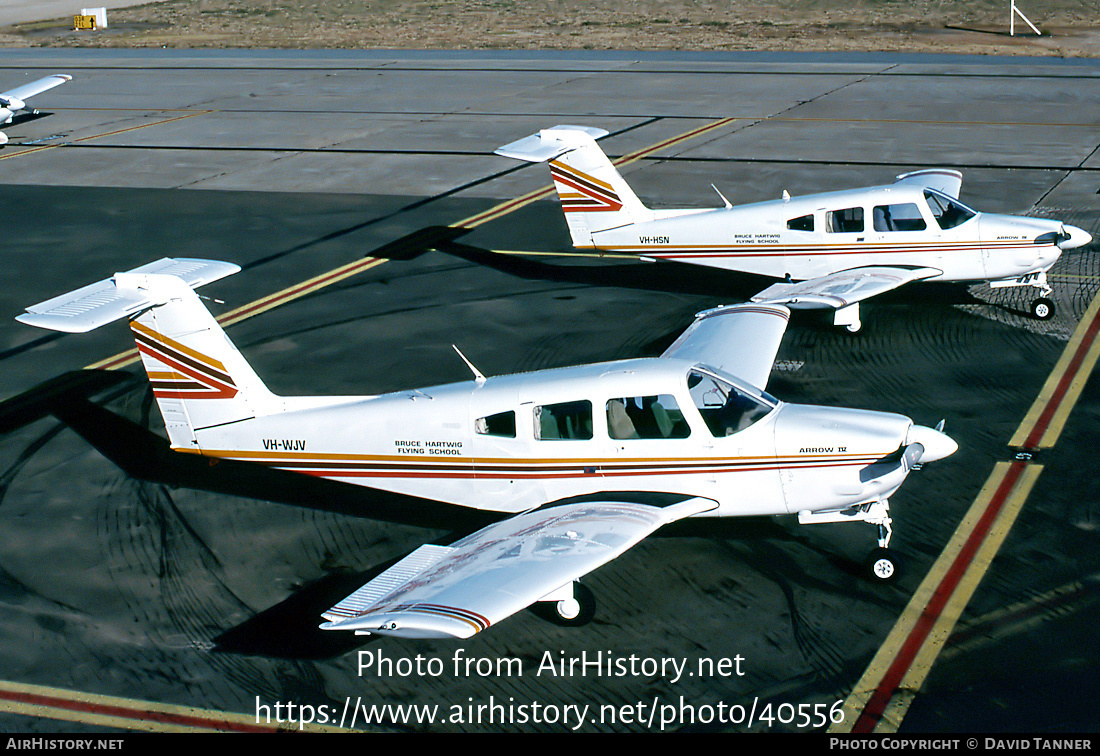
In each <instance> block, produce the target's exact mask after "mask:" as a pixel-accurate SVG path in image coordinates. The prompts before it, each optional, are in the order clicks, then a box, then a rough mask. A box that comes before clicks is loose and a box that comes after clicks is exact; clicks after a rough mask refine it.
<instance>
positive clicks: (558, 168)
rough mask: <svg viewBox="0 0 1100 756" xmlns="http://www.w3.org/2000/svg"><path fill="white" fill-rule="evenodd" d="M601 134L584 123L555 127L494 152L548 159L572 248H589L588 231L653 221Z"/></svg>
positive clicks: (530, 159) (527, 158)
mask: <svg viewBox="0 0 1100 756" xmlns="http://www.w3.org/2000/svg"><path fill="white" fill-rule="evenodd" d="M606 134H607V132H606V131H604V130H603V129H596V128H591V127H586V126H555V127H554V128H552V129H543V130H542V131H540V132H539V133H537V134H534V135H533V136H529V137H526V138H524V139H520V140H519V141H516V142H512V143H511V144H506V145H504V146H503V147H501V148H500V149H498V150H496V154H498V155H502V156H504V157H511V158H517V159H519V160H527V161H529V162H533V163H539V162H543V161H549V163H550V175H551V176H552V177H553V179H554V188H555V189H557V191H558V199H559V200H561V209H562V211H563V212H564V213H565V220H566V223H567V224H568V225H569V233H570V235H571V236H572V237H573V245H574V246H576V247H591V246H592V234H594V233H597V232H599V231H606V230H608V229H612V228H619V227H621V226H629V225H631V224H633V223H643V222H645V221H649V220H652V219H653V213H652V211H650V210H649V209H648V208H646V207H645V206H644V205H643V204H642V203H641V201H640V200H639V199H638V197H637V195H635V194H634V192H633V190H631V188H630V186H629V185H628V184H627V183H626V181H624V180H623V177H622V176H620V175H619V171H618V170H616V168H615V166H614V165H612V163H611V161H610V160H608V158H607V155H605V154H604V153H603V150H601V149H600V147H599V145H597V144H596V137H600V136H605V135H606Z"/></svg>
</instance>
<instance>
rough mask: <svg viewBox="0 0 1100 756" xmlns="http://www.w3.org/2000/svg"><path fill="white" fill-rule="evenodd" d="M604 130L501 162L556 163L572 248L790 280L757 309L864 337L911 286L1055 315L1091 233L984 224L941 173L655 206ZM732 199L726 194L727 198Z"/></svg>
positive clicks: (516, 149) (549, 140)
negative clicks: (863, 312) (992, 291)
mask: <svg viewBox="0 0 1100 756" xmlns="http://www.w3.org/2000/svg"><path fill="white" fill-rule="evenodd" d="M607 134H608V132H607V131H606V130H604V129H599V128H593V127H587V126H556V127H554V128H552V129H544V130H542V131H540V132H539V133H537V134H534V135H532V136H529V137H526V138H524V139H521V140H518V141H516V142H512V143H511V144H507V145H505V146H503V147H501V148H499V149H498V150H496V154H498V155H502V156H504V157H511V158H517V159H520V160H527V161H529V162H543V161H549V162H550V173H551V176H552V177H553V179H554V186H555V188H556V189H557V192H558V197H559V199H560V200H561V205H562V210H563V211H564V213H565V219H566V222H567V224H568V226H569V233H570V235H571V236H572V239H573V245H574V246H575V247H577V248H578V249H595V250H601V251H605V252H622V253H628V254H633V255H638V256H640V257H642V258H643V259H653V260H675V261H679V262H686V263H694V264H696V265H708V266H711V267H716V268H726V269H730V270H736V271H741V272H744V273H754V274H758V275H764V276H769V277H772V278H777V279H783V280H782V282H781V283H777V284H774V285H773V286H769V287H768V288H766V289H764V290H763V291H761V292H760V293H759V294H757V295H756V296H754V297H753V298H752V301H754V302H759V303H762V304H765V303H766V304H782V305H786V306H788V307H791V308H796V309H799V308H801V309H825V308H830V307H831V308H833V309H835V310H836V313H835V315H834V319H833V322H834V323H835V324H836V325H840V326H845V327H846V328H847V329H848V330H849V331H853V332H854V331H858V330H859V328H860V327H861V323H860V319H859V303H860V302H861V301H862V300H864V299H867V298H869V297H872V296H875V295H876V294H882V293H884V292H887V291H890V290H891V289H895V288H897V287H899V286H902V285H904V284H907V283H910V282H912V281H921V280H927V281H963V282H975V283H977V282H988V283H989V284H990V285H991V286H993V287H994V288H999V287H1007V286H1032V287H1034V288H1036V289H1038V290H1039V296H1038V297H1037V298H1036V299H1035V300H1034V301H1033V302H1032V304H1031V314H1032V315H1033V316H1035V317H1036V318H1039V319H1042V320H1045V319H1047V318H1050V317H1052V316H1053V315H1054V302H1053V301H1052V300H1051V299H1049V295H1050V293H1051V291H1052V290H1051V287H1050V285H1049V284H1048V283H1047V275H1046V274H1047V271H1048V270H1049V269H1050V267H1051V266H1052V265H1054V263H1055V261H1057V259H1058V256H1059V255H1060V254H1061V253H1062V251H1064V250H1068V249H1075V248H1077V247H1081V246H1083V245H1085V244H1088V243H1089V242H1090V241H1091V240H1092V237H1091V236H1090V235H1089V234H1088V232H1086V231H1084V230H1082V229H1080V228H1077V227H1075V226H1067V225H1065V224H1063V223H1061V222H1059V221H1054V220H1045V219H1040V218H1027V217H1020V216H1012V215H994V214H991V213H980V212H978V211H976V210H972V209H971V208H969V207H967V206H966V205H964V204H963V203H962V202H960V201H959V190H960V188H961V187H962V174H961V173H959V172H958V171H954V170H945V169H930V170H923V171H915V172H913V173H906V174H904V175H901V176H898V177H897V180H896V181H895V182H894V183H893V184H890V185H887V186H874V187H867V188H862V189H851V190H847V191H836V192H827V193H823V194H810V195H806V196H803V197H791V196H790V195H789V194H787V192H785V191H784V193H783V197H782V199H777V200H771V201H766V202H756V203H753V204H749V205H740V206H737V207H734V206H732V205H731V204H730V203H729V202H728V201H727V200H726V199H725V197H722V200H723V202H724V204H725V207H721V208H710V209H676V210H651V209H649V208H647V207H645V206H644V205H643V204H642V203H641V201H640V200H639V199H638V197H637V196H636V195H635V194H634V192H633V191H632V190H631V189H630V187H629V186H628V185H627V183H626V181H624V180H623V178H622V176H620V175H619V172H618V171H617V170H616V169H615V167H614V166H613V165H612V163H611V161H610V160H608V158H607V156H606V155H604V153H603V151H602V150H601V149H600V147H599V146H598V145H597V144H596V139H597V138H599V137H602V136H606V135H607ZM719 196H721V193H719Z"/></svg>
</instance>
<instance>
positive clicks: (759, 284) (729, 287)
mask: <svg viewBox="0 0 1100 756" xmlns="http://www.w3.org/2000/svg"><path fill="white" fill-rule="evenodd" d="M449 231H450V232H451V233H443V232H442V231H433V230H432V229H423V230H422V231H419V232H416V234H410V235H409V236H408V237H405V238H406V239H407V240H409V242H410V243H408V244H399V243H397V242H395V243H394V245H388V246H395V248H397V249H400V250H401V252H402V256H401V257H399V258H398V257H395V258H390V259H410V258H411V257H413V256H415V255H416V252H415V250H416V248H417V243H418V242H421V241H427V242H428V243H429V244H430V245H431V246H430V248H431V249H434V250H436V251H438V252H441V253H443V254H448V255H452V256H454V257H458V258H460V259H462V260H465V261H467V262H470V263H473V264H475V265H479V266H484V267H487V268H492V269H493V270H497V271H500V272H502V273H507V274H509V275H512V276H516V277H518V278H524V279H528V280H539V281H551V282H559V283H570V284H587V285H591V286H602V287H619V288H627V289H637V290H644V291H658V292H668V293H684V294H698V295H705V296H714V297H718V298H721V299H722V302H723V303H726V304H732V303H736V302H741V301H748V300H750V299H751V298H752V297H753V296H754V295H756V294H757V293H759V292H761V291H763V290H764V289H766V288H767V287H768V286H770V285H771V284H773V283H775V279H772V278H768V277H766V276H758V275H755V274H752V273H741V272H738V271H732V270H724V269H721V268H711V267H706V266H702V265H689V264H684V263H669V262H663V261H658V262H644V261H641V260H638V261H630V262H626V263H619V262H612V261H616V260H618V259H620V258H617V257H607V258H604V259H603V260H602V261H600V262H598V263H593V262H592V261H591V258H587V257H585V258H582V257H581V256H580V255H577V257H576V260H577V261H582V260H583V261H584V264H573V263H570V264H564V265H555V264H551V263H545V262H542V261H539V260H532V259H529V258H526V257H524V256H523V255H522V254H501V253H498V252H494V251H493V250H489V249H485V248H482V247H477V246H473V245H470V244H465V243H461V242H458V241H456V239H457V238H458V235H457V234H455V233H453V232H454V231H455V229H453V228H451V229H449ZM414 237H415V238H414ZM422 251H427V249H424V250H422ZM569 254H570V253H569V252H563V253H562V257H563V258H568V257H569ZM375 256H379V257H384V256H386V255H385V254H382V253H381V251H379V252H376V253H375ZM874 303H875V304H895V305H913V304H920V305H931V306H936V305H938V306H950V305H958V304H969V305H977V304H990V303H989V302H986V301H984V300H981V299H978V298H977V297H975V296H974V295H973V294H971V293H970V289H969V285H968V284H965V283H958V284H956V283H919V282H918V283H913V284H910V285H908V286H904V287H902V288H900V289H895V290H894V291H891V292H887V293H885V294H881V295H879V296H877V297H875V299H874ZM994 306H997V307H1000V308H1001V309H1003V310H1005V311H1007V312H1012V313H1014V314H1017V315H1023V316H1027V314H1028V313H1027V312H1026V310H1025V309H1019V308H1015V307H1011V306H1007V305H999V304H995V305H994ZM804 312H806V313H810V314H811V316H810V317H804V318H801V319H800V320H801V321H802V322H801V323H800V324H801V325H812V324H818V323H819V324H820V325H821V326H822V327H827V328H835V326H834V325H832V313H833V311H832V310H831V309H830V310H814V311H804Z"/></svg>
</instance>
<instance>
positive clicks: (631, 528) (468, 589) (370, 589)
mask: <svg viewBox="0 0 1100 756" xmlns="http://www.w3.org/2000/svg"><path fill="white" fill-rule="evenodd" d="M716 506H717V504H716V503H715V502H713V501H711V500H709V499H701V498H692V499H687V500H685V501H681V502H680V503H678V504H674V505H672V506H669V507H663V508H662V507H655V506H652V505H648V504H640V503H635V502H621V501H616V502H612V501H597V502H584V503H576V504H562V505H559V506H550V507H544V508H542V509H536V510H534V511H531V512H525V513H523V514H520V515H516V516H515V517H512V518H511V519H508V520H504V521H502V522H498V523H494V524H492V525H490V526H488V527H486V528H483V529H481V530H479V531H478V532H476V533H474V534H473V535H470V536H467V537H466V538H463V539H462V540H460V541H457V542H455V543H454V544H452V545H451V546H447V547H442V546H422V547H420V548H419V549H417V550H416V551H414V552H413V553H412V554H410V555H409V556H407V557H405V558H404V559H402V560H401V561H400V562H398V563H397V564H395V565H394V566H393V567H391V568H390V569H388V570H386V571H385V572H383V573H382V574H381V575H379V576H378V577H376V578H375V579H374V580H372V581H371V582H369V583H367V584H366V585H365V586H363V587H362V588H360V589H359V590H358V591H356V592H355V593H353V594H352V595H351V596H349V597H347V598H346V599H344V600H343V601H341V602H340V603H339V604H337V605H336V606H334V607H333V608H332V609H329V610H328V611H327V612H325V613H324V615H323V616H324V617H325V618H326V619H328V620H329V622H326V623H324V624H322V625H321V628H322V629H325V630H351V631H355V632H358V633H378V634H381V635H395V636H399V637H403V638H469V637H470V636H472V635H474V634H475V633H478V632H480V631H482V630H484V629H485V628H487V627H489V626H490V625H492V624H495V623H497V622H500V621H501V620H503V619H505V618H506V617H510V616H511V615H513V614H515V613H516V612H518V611H520V610H521V609H524V608H525V607H527V606H529V605H530V604H533V603H534V602H536V601H539V600H541V599H543V598H545V597H547V596H550V595H551V594H553V593H555V592H556V591H558V590H559V589H560V588H562V586H567V585H570V584H571V583H572V582H573V581H574V580H578V579H580V578H581V577H583V576H584V575H587V574H588V573H589V572H591V571H592V570H594V569H596V568H597V567H599V566H600V565H603V564H605V563H607V562H609V561H611V560H612V559H614V558H615V557H617V556H619V555H620V554H622V553H623V552H624V551H626V550H627V549H629V548H630V547H631V546H633V545H634V544H636V543H638V541H640V540H642V539H643V538H645V537H646V536H648V535H649V534H650V533H652V532H653V531H655V530H657V529H658V528H660V527H661V526H663V525H666V524H668V523H670V522H675V521H676V520H679V519H682V518H684V517H690V516H692V515H695V514H700V513H702V512H706V511H709V510H711V509H714V508H715V507H716Z"/></svg>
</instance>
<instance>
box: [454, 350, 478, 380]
mask: <svg viewBox="0 0 1100 756" xmlns="http://www.w3.org/2000/svg"><path fill="white" fill-rule="evenodd" d="M451 347H452V348H453V349H454V350H455V351H456V352H458V356H459V357H461V358H462V361H463V362H465V363H466V367H468V368H470V372H472V373H473V374H474V378H475V379H476V380H478V381H484V380H485V376H484V375H482V374H481V371H480V370H478V369H477V368H476V367H474V363H472V362H470V361H469V360H468V359H466V355H464V354H463V353H462V350H461V349H459V348H458V346H456V345H455V344H451Z"/></svg>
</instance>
